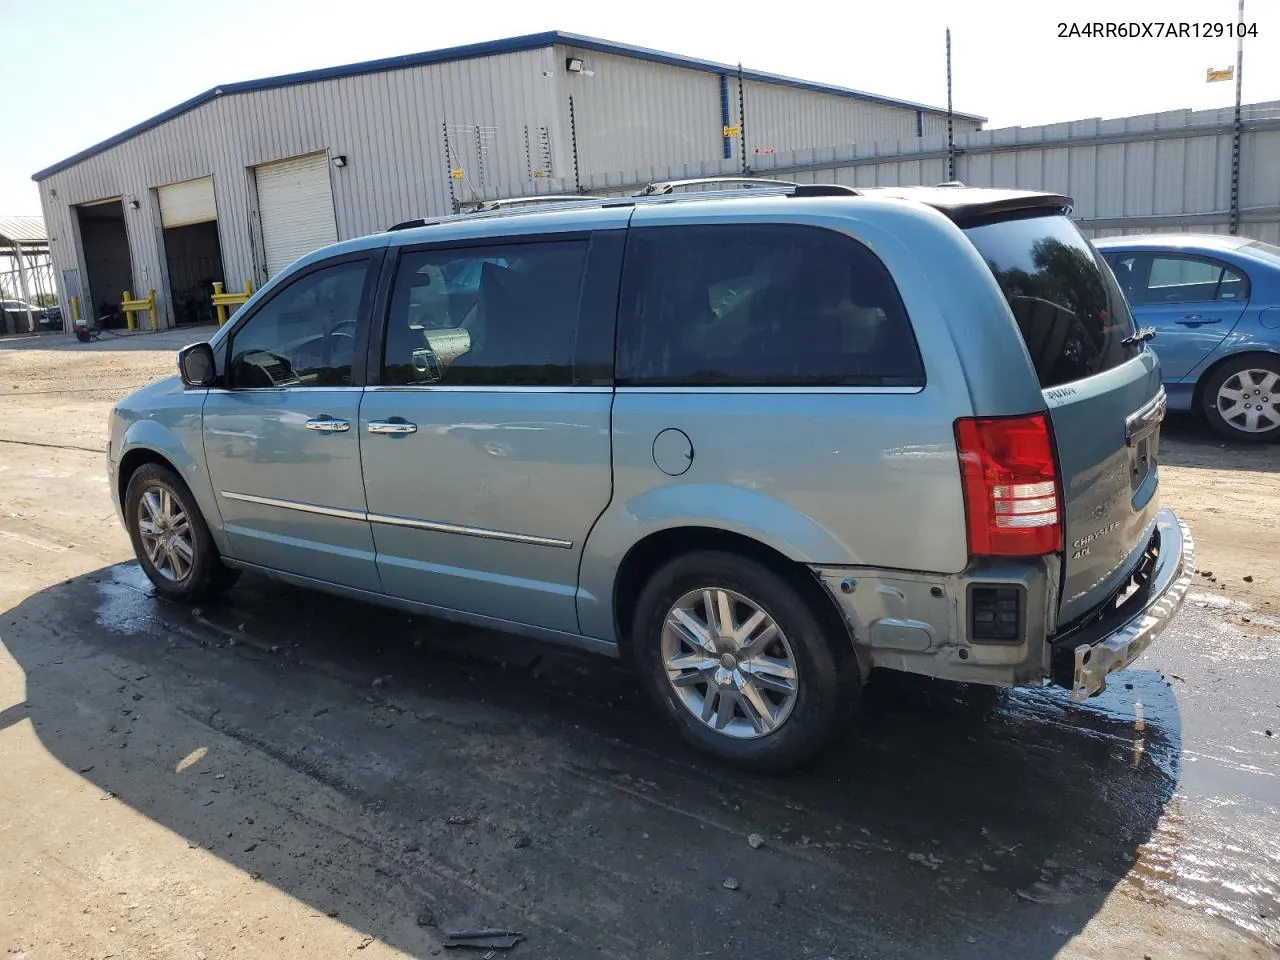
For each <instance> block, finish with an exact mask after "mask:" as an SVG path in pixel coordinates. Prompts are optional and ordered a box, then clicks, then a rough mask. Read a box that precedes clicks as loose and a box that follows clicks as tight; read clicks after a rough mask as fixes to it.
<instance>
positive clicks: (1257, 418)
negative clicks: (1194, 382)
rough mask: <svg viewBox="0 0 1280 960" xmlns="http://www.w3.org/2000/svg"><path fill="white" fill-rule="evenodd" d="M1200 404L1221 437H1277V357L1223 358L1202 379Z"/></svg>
mask: <svg viewBox="0 0 1280 960" xmlns="http://www.w3.org/2000/svg"><path fill="white" fill-rule="evenodd" d="M1201 406H1202V407H1203V408H1204V415H1205V418H1206V419H1207V420H1208V421H1209V426H1211V427H1212V428H1213V429H1214V431H1215V432H1216V433H1217V434H1218V435H1219V436H1221V437H1225V438H1226V439H1228V440H1239V441H1242V442H1244V443H1272V442H1274V441H1276V440H1280V359H1277V358H1275V357H1269V356H1259V355H1257V354H1254V355H1251V356H1244V357H1239V358H1237V359H1235V360H1229V361H1227V362H1226V363H1224V364H1223V365H1222V366H1221V367H1219V368H1218V369H1217V370H1215V371H1214V372H1213V374H1212V375H1211V376H1210V377H1209V378H1208V379H1207V380H1206V381H1205V384H1204V390H1203V392H1202V393H1201Z"/></svg>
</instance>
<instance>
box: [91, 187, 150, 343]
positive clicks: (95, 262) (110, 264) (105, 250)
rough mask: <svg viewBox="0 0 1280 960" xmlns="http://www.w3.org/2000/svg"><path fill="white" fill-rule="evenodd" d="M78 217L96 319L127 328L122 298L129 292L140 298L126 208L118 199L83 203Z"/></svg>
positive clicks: (108, 324) (112, 325) (113, 325)
mask: <svg viewBox="0 0 1280 960" xmlns="http://www.w3.org/2000/svg"><path fill="white" fill-rule="evenodd" d="M76 215H77V217H78V218H79V221H80V243H81V246H82V248H83V250H84V265H85V269H86V270H87V271H88V278H87V279H88V285H89V297H90V298H91V303H92V313H93V316H94V317H97V318H103V317H105V318H108V319H106V320H103V321H102V323H103V325H104V326H108V327H120V326H123V325H124V315H123V314H122V313H121V312H120V298H121V295H122V294H123V293H124V291H125V290H129V291H131V292H132V293H133V294H134V295H135V296H137V295H138V292H137V291H136V290H134V288H133V265H132V263H131V261H130V260H129V235H128V233H127V232H126V231H125V225H124V205H123V204H122V203H121V202H120V199H119V198H118V197H117V198H116V199H114V200H104V201H102V202H101V203H86V204H81V205H80V206H78V207H76ZM86 306H87V305H86ZM86 312H88V311H86Z"/></svg>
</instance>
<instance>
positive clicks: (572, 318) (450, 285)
mask: <svg viewBox="0 0 1280 960" xmlns="http://www.w3.org/2000/svg"><path fill="white" fill-rule="evenodd" d="M586 256H587V242H586V241H585V240H557V241H552V242H547V243H522V244H503V245H497V246H488V247H468V248H454V249H437V250H421V251H415V252H410V253H406V254H404V255H403V256H401V258H400V264H399V266H398V267H397V269H396V280H395V289H394V292H393V293H392V298H391V313H390V316H389V318H388V320H387V340H386V348H385V353H384V361H383V372H382V377H383V379H382V382H383V383H387V384H409V385H415V384H420V385H425V384H432V383H446V384H475V385H484V386H503V385H521V384H531V385H537V384H542V385H551V386H561V385H566V384H569V383H571V382H572V380H573V346H574V338H575V336H576V334H577V329H578V306H579V301H580V299H581V292H582V278H583V269H584V266H585V264H586Z"/></svg>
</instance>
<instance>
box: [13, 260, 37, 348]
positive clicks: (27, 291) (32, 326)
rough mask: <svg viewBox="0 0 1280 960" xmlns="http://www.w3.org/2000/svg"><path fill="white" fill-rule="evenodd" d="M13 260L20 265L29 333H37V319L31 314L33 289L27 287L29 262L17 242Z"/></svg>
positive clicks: (19, 288) (19, 273)
mask: <svg viewBox="0 0 1280 960" xmlns="http://www.w3.org/2000/svg"><path fill="white" fill-rule="evenodd" d="M13 258H14V260H15V261H17V264H18V290H19V291H20V292H21V294H22V300H23V302H24V303H25V304H26V305H27V332H28V333H35V332H36V318H35V316H34V315H33V314H32V313H31V288H30V287H29V286H27V262H26V260H25V259H24V258H23V256H22V244H20V243H19V242H18V241H17V240H14V241H13Z"/></svg>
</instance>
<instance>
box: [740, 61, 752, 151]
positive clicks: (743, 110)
mask: <svg viewBox="0 0 1280 960" xmlns="http://www.w3.org/2000/svg"><path fill="white" fill-rule="evenodd" d="M738 144H739V146H740V147H741V149H742V173H743V176H745V175H746V174H748V173H750V172H751V165H750V164H749V163H748V162H747V101H746V94H745V92H744V91H743V83H742V64H741V63H739V64H738Z"/></svg>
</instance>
